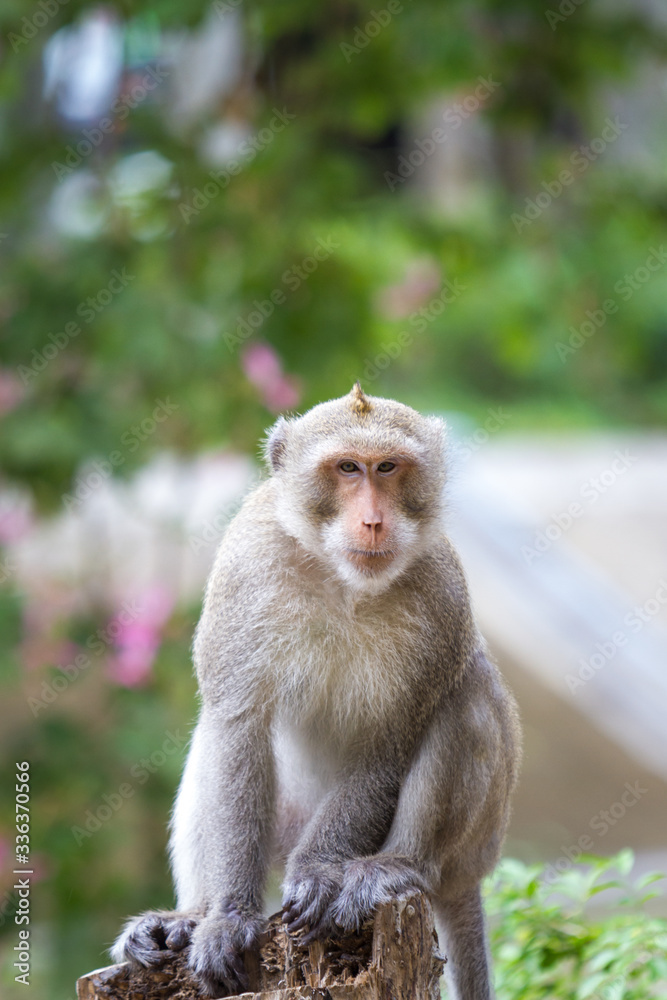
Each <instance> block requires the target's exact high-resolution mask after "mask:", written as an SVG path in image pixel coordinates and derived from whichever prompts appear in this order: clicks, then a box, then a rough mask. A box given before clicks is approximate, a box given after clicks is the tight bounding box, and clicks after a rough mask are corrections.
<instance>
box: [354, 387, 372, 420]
mask: <svg viewBox="0 0 667 1000" xmlns="http://www.w3.org/2000/svg"><path fill="white" fill-rule="evenodd" d="M350 403H351V406H352V410H353V412H354V413H356V414H357V416H359V417H364V416H366V414H368V413H370V412H371V410H372V409H373V406H372V404H371V401H370V399H369V398H368V396H367V395H366V394H365V393H364V390H363V389H362V388H361V385H360V384H359V382H355V383H354V385H353V386H352V390H351V392H350Z"/></svg>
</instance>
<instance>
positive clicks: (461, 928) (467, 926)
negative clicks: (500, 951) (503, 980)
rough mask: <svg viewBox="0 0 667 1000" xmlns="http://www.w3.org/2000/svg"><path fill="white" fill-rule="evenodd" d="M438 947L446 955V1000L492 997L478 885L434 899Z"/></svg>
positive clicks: (490, 998)
mask: <svg viewBox="0 0 667 1000" xmlns="http://www.w3.org/2000/svg"><path fill="white" fill-rule="evenodd" d="M433 904H434V911H435V918H436V926H437V928H438V935H439V937H440V949H441V951H442V952H443V953H444V954H445V955H446V956H447V965H446V966H445V981H446V983H447V989H448V994H447V996H448V1000H492V998H493V995H494V994H493V990H492V989H491V983H490V962H489V948H488V942H487V938H486V928H485V922H484V911H483V910H482V900H481V898H480V892H479V886H475V887H474V888H473V889H469V890H468V891H467V892H465V893H462V894H461V895H459V896H458V897H456V898H455V899H450V900H443V899H437V898H434V899H433Z"/></svg>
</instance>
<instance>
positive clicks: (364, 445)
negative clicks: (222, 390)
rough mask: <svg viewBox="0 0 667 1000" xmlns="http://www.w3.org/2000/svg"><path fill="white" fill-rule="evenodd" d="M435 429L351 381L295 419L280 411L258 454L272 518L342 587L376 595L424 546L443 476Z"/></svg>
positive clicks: (434, 422)
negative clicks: (270, 488)
mask: <svg viewBox="0 0 667 1000" xmlns="http://www.w3.org/2000/svg"><path fill="white" fill-rule="evenodd" d="M444 437H445V428H444V423H443V422H442V421H441V420H439V419H437V418H435V417H423V416H421V414H419V413H417V412H416V411H415V410H413V409H411V408H410V407H409V406H404V405H403V404H401V403H396V402H394V401H393V400H390V399H380V398H378V397H376V396H366V395H365V394H364V392H363V391H362V389H361V386H360V385H359V383H357V384H356V385H355V386H354V388H353V389H352V391H351V392H350V393H349V394H348V395H347V396H343V397H342V398H341V399H333V400H331V401H330V402H328V403H320V404H319V405H318V406H315V407H313V409H312V410H309V411H308V412H307V413H305V414H304V415H303V416H302V417H296V418H293V419H289V420H286V419H284V418H283V417H281V418H280V419H279V420H278V422H277V423H276V424H275V426H274V427H273V429H272V430H271V432H270V434H269V437H268V441H267V448H266V455H267V460H268V463H269V466H270V470H271V473H272V477H273V479H274V481H275V483H276V492H277V511H276V513H277V516H278V519H279V521H280V523H281V525H282V526H283V527H284V529H285V530H286V531H287V532H288V533H289V534H290V535H292V536H293V537H295V538H296V539H297V540H298V541H299V542H300V543H301V544H302V545H303V546H304V547H305V549H306V550H307V551H308V552H310V553H312V554H313V555H315V556H318V557H319V558H321V559H324V560H325V561H326V562H327V563H328V564H330V565H332V566H333V568H334V569H335V571H336V573H337V574H338V576H339V577H340V578H342V579H343V580H344V581H345V582H346V583H348V584H350V585H351V586H353V587H354V588H356V589H358V590H367V591H370V592H377V591H379V590H382V589H383V588H384V587H385V586H387V585H388V584H389V583H390V582H391V581H392V580H394V579H396V577H397V576H399V575H400V574H401V573H402V572H404V571H405V570H406V569H407V568H408V566H409V565H410V564H411V563H412V562H414V560H415V559H416V558H418V557H419V556H420V555H421V554H422V553H423V552H425V551H426V550H427V548H428V547H429V545H431V544H433V542H434V533H435V534H437V533H438V530H439V521H440V519H441V515H442V507H443V489H444V482H445V457H444V456H445V448H444Z"/></svg>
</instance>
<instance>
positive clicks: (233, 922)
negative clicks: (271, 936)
mask: <svg viewBox="0 0 667 1000" xmlns="http://www.w3.org/2000/svg"><path fill="white" fill-rule="evenodd" d="M263 923H264V922H263V920H262V918H261V917H260V916H255V915H252V916H251V915H248V914H244V913H242V912H241V909H240V908H239V907H237V906H236V905H235V904H234V903H231V902H227V903H225V904H224V905H223V906H222V908H221V909H220V911H218V912H217V913H216V914H215V915H210V916H207V917H204V918H203V919H202V920H201V922H200V924H199V926H198V927H197V929H196V930H195V932H194V933H193V935H192V944H191V946H190V968H191V969H192V971H193V972H194V973H195V975H196V976H197V978H198V979H199V981H200V982H201V984H202V986H203V987H204V989H205V991H206V992H207V993H208V994H209V995H210V996H213V997H225V996H229V995H230V994H235V993H242V992H243V991H245V990H249V989H250V983H249V980H248V973H247V972H246V968H245V965H244V962H243V952H244V951H247V950H251V949H253V948H256V947H257V946H258V942H259V935H260V933H261V930H262V927H263Z"/></svg>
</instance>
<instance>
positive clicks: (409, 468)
mask: <svg viewBox="0 0 667 1000" xmlns="http://www.w3.org/2000/svg"><path fill="white" fill-rule="evenodd" d="M415 471H416V470H415V462H414V460H412V459H411V458H409V457H408V456H406V455H397V454H393V453H388V454H383V453H375V454H374V453H370V452H358V451H351V452H347V453H343V454H334V455H331V456H327V457H326V458H324V459H323V460H322V461H321V462H320V463H319V466H318V469H317V478H318V480H319V483H320V490H319V491H318V492H319V494H320V496H321V497H322V498H327V499H328V503H325V504H324V505H322V504H321V503H320V504H318V503H317V502H316V503H315V504H314V505H313V512H314V514H315V515H316V516H319V518H320V519H321V520H320V527H321V530H320V537H321V541H322V549H323V551H324V552H325V553H326V555H327V556H328V558H329V559H330V560H331V561H332V562H333V564H334V566H335V567H336V569H337V571H338V574H339V576H341V577H342V578H343V579H344V580H345V581H346V582H347V583H350V584H352V585H353V586H356V587H358V588H361V589H368V588H369V587H370V589H377V585H378V584H386V583H389V582H390V580H392V579H394V578H395V577H396V576H397V575H398V574H399V573H400V572H401V571H402V570H403V569H405V567H406V565H407V563H408V561H409V559H408V558H407V557H408V556H409V555H412V554H413V553H415V550H416V547H417V546H418V543H419V523H418V519H417V517H416V514H417V509H416V508H417V507H419V502H418V500H417V498H416V496H415V495H414V491H413V489H412V487H413V486H414V482H413V480H414V478H415Z"/></svg>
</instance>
